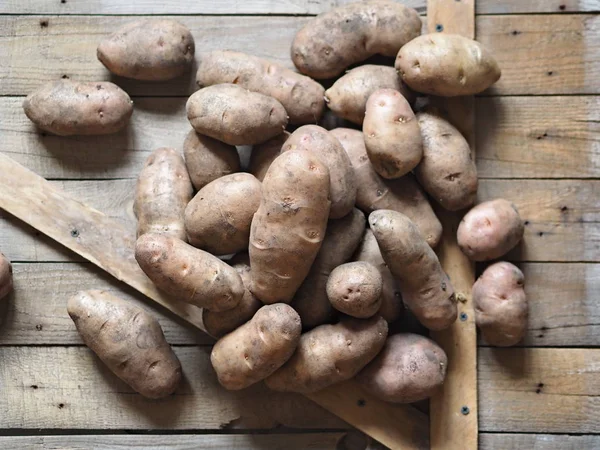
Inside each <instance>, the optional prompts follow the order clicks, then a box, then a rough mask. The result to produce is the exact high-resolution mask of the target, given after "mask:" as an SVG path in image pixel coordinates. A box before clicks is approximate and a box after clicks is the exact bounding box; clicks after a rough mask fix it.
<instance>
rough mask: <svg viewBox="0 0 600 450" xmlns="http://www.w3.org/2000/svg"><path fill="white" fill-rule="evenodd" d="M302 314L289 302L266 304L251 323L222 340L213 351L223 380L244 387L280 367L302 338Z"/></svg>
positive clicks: (229, 386)
mask: <svg viewBox="0 0 600 450" xmlns="http://www.w3.org/2000/svg"><path fill="white" fill-rule="evenodd" d="M301 331H302V326H301V325H300V317H299V316H298V314H297V313H296V311H294V309H293V308H292V307H291V306H289V305H286V304H285V303H277V304H274V305H266V306H263V307H262V308H260V309H259V310H258V312H257V313H256V314H255V315H254V317H253V318H252V320H250V322H248V323H246V324H245V325H242V326H241V327H240V328H238V329H237V330H235V331H232V332H231V333H229V334H228V335H226V336H225V337H223V338H221V339H219V341H217V343H216V344H215V346H214V347H213V350H212V353H211V354H210V362H211V363H212V366H213V368H214V369H215V372H217V377H218V378H219V383H221V385H222V386H223V387H224V388H225V389H229V390H239V389H244V388H246V387H248V386H250V385H252V384H254V383H257V382H259V381H260V380H263V379H265V378H266V377H268V376H269V375H271V374H272V373H273V372H275V371H276V370H277V369H279V368H280V367H281V366H282V365H283V364H284V363H285V362H286V361H287V360H288V359H290V357H291V356H292V354H293V353H294V350H295V349H296V347H297V346H298V342H299V341H300V332H301Z"/></svg>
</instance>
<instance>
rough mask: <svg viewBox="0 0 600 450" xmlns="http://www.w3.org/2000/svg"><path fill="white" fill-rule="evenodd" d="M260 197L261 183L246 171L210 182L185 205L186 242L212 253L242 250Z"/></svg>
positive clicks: (245, 244) (222, 253)
mask: <svg viewBox="0 0 600 450" xmlns="http://www.w3.org/2000/svg"><path fill="white" fill-rule="evenodd" d="M260 199H261V183H260V181H258V180H257V179H256V178H254V176H253V175H251V174H249V173H234V174H231V175H225V176H224V177H221V178H218V179H216V180H215V181H211V182H210V183H208V184H207V185H206V186H204V187H203V188H202V189H200V190H199V191H198V193H197V194H196V195H195V196H194V198H193V199H192V201H190V202H189V203H188V205H187V207H186V208H185V230H186V232H187V236H188V238H189V242H190V244H192V245H193V246H194V247H197V248H201V249H202V250H206V251H207V252H209V253H212V254H213V255H229V254H231V253H237V252H241V251H242V250H246V249H247V248H248V243H249V242H250V224H251V223H252V217H253V216H254V213H255V212H256V210H257V209H258V205H259V204H260Z"/></svg>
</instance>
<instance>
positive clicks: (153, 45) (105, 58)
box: [97, 19, 195, 81]
mask: <svg viewBox="0 0 600 450" xmlns="http://www.w3.org/2000/svg"><path fill="white" fill-rule="evenodd" d="M194 51H195V45H194V37H193V36H192V33H190V30H188V29H187V28H186V27H185V26H184V25H182V24H181V23H179V22H177V21H175V20H172V19H141V20H136V21H135V22H130V23H128V24H126V25H124V26H122V27H121V28H119V29H118V30H117V31H115V32H114V33H112V34H111V35H110V36H108V37H107V38H105V39H103V40H102V41H101V42H100V45H98V50H97V56H98V60H99V61H100V62H101V63H102V64H104V65H105V66H106V68H107V69H108V70H110V71H111V72H112V73H114V74H115V75H119V76H122V77H127V78H133V79H135V80H146V81H164V80H170V79H172V78H175V77H178V76H179V75H182V74H183V73H184V72H185V71H186V70H190V69H191V67H192V62H193V61H194Z"/></svg>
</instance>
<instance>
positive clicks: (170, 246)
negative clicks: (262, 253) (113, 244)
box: [135, 233, 244, 311]
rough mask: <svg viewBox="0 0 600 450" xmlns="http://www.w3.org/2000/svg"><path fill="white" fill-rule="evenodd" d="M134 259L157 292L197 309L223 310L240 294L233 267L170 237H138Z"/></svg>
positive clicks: (231, 305)
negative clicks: (158, 290)
mask: <svg viewBox="0 0 600 450" xmlns="http://www.w3.org/2000/svg"><path fill="white" fill-rule="evenodd" d="M135 259H136V260H137V262H138V264H139V265H140V267H141V269H142V270H143V271H144V273H145V274H146V275H147V276H148V278H150V279H151V280H152V282H153V283H154V284H155V285H156V287H157V288H158V289H160V290H161V291H163V292H165V293H167V294H168V295H170V296H172V297H174V298H176V299H177V300H181V301H184V302H187V303H191V304H192V305H195V306H199V307H201V308H207V309H210V310H211V311H225V310H227V309H231V308H234V307H235V306H236V305H237V304H238V303H239V302H240V300H241V299H242V296H243V295H244V284H243V283H242V279H241V278H240V276H239V275H238V274H237V272H236V271H235V269H234V268H233V267H230V266H229V265H227V264H226V263H224V262H223V261H221V260H220V259H219V258H217V257H216V256H213V255H211V254H210V253H207V252H205V251H203V250H199V249H197V248H194V247H192V246H191V245H189V244H186V243H185V242H183V241H182V240H180V239H176V238H173V237H171V236H165V235H161V234H154V233H147V234H144V235H142V236H141V237H140V238H139V239H138V240H137V242H136V244H135Z"/></svg>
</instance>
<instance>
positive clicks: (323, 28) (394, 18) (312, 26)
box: [292, 0, 422, 79]
mask: <svg viewBox="0 0 600 450" xmlns="http://www.w3.org/2000/svg"><path fill="white" fill-rule="evenodd" d="M421 27H422V24H421V19H420V17H419V14H418V13H417V11H415V10H414V9H412V8H408V7H406V6H404V5H402V4H400V3H396V2H394V1H385V0H372V1H368V2H355V3H351V4H349V5H345V6H340V7H337V8H333V9H331V10H330V11H328V12H326V13H324V14H320V15H318V16H317V17H315V18H314V19H312V20H310V21H309V22H308V23H307V24H306V25H305V26H304V27H303V28H302V29H301V30H300V31H298V33H297V34H296V37H295V38H294V42H293V43H292V61H293V62H294V64H295V65H296V67H297V68H298V70H299V71H300V72H301V73H303V74H306V75H308V76H310V77H312V78H316V79H325V78H333V77H336V76H338V75H339V74H340V73H342V72H343V71H344V69H345V68H346V67H348V66H350V65H352V64H355V63H358V62H360V61H363V60H365V59H367V58H368V57H370V56H373V55H376V54H381V55H384V56H389V57H395V56H396V54H397V53H398V50H400V47H402V46H403V45H404V44H406V43H407V42H408V41H410V40H412V39H414V38H416V37H417V36H419V35H420V34H421Z"/></svg>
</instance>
